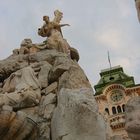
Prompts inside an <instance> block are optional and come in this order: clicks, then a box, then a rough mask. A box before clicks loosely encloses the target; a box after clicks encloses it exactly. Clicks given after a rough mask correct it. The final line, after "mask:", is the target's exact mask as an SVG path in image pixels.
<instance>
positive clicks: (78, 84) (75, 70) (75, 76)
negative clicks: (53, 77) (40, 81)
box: [58, 64, 91, 90]
mask: <svg viewBox="0 0 140 140" xmlns="http://www.w3.org/2000/svg"><path fill="white" fill-rule="evenodd" d="M85 87H87V88H91V85H90V83H89V81H88V79H87V77H86V75H85V74H84V72H83V70H82V69H81V68H80V67H79V66H78V65H77V64H76V65H75V66H74V65H73V66H72V67H70V68H69V70H68V71H66V72H64V74H63V75H62V76H61V78H60V79H59V86H58V89H59V90H60V89H61V88H69V89H77V88H85Z"/></svg>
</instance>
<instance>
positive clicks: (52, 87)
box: [41, 82, 58, 95]
mask: <svg viewBox="0 0 140 140" xmlns="http://www.w3.org/2000/svg"><path fill="white" fill-rule="evenodd" d="M57 87H58V83H57V82H54V83H52V84H50V85H49V86H48V87H47V88H45V89H43V90H42V91H41V94H45V95H47V94H49V93H50V92H53V93H55V92H57Z"/></svg>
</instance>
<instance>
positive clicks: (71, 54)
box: [70, 47, 80, 62]
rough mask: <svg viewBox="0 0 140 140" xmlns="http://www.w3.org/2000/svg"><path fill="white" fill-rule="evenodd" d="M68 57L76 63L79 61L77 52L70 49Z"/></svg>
mask: <svg viewBox="0 0 140 140" xmlns="http://www.w3.org/2000/svg"><path fill="white" fill-rule="evenodd" d="M70 56H71V59H73V60H76V61H77V62H78V61H79V59H80V56H79V53H78V51H77V50H76V49H75V48H72V47H70Z"/></svg>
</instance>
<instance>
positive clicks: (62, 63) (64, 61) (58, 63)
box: [49, 56, 74, 82]
mask: <svg viewBox="0 0 140 140" xmlns="http://www.w3.org/2000/svg"><path fill="white" fill-rule="evenodd" d="M72 65H74V62H73V61H72V60H71V59H70V58H68V57H59V56H58V57H56V59H55V61H54V65H53V67H52V69H51V71H50V75H49V81H50V82H54V81H57V80H58V78H59V77H60V76H61V75H62V74H63V73H64V72H65V71H68V70H69V68H70V67H71V66H72Z"/></svg>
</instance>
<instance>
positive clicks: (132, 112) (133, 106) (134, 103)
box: [125, 97, 140, 140]
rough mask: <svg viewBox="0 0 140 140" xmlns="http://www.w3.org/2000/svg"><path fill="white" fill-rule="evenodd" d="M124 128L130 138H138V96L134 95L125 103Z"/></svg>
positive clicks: (139, 111) (139, 109)
mask: <svg viewBox="0 0 140 140" xmlns="http://www.w3.org/2000/svg"><path fill="white" fill-rule="evenodd" d="M125 110H126V113H125V116H126V124H125V129H126V131H127V133H128V136H129V137H130V138H131V139H132V140H140V97H134V98H132V99H130V100H129V101H128V103H127V104H126V108H125Z"/></svg>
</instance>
